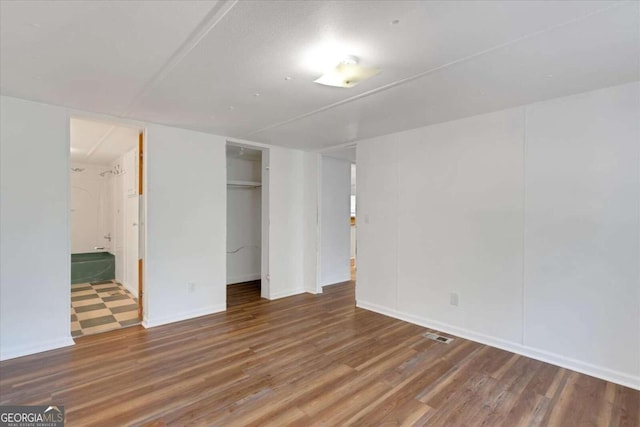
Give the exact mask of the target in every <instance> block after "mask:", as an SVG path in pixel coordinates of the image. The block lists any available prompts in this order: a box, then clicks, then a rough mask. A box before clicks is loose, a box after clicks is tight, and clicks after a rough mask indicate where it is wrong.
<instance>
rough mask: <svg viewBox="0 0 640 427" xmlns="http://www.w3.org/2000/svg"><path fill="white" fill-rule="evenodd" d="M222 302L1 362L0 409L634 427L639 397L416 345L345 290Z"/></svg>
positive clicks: (550, 371)
mask: <svg viewBox="0 0 640 427" xmlns="http://www.w3.org/2000/svg"><path fill="white" fill-rule="evenodd" d="M237 290H238V291H239V293H241V292H246V291H247V289H246V288H245V289H241V288H237ZM232 292H233V289H232ZM230 298H231V301H232V303H231V304H229V305H230V308H229V309H228V310H227V312H225V313H219V314H215V315H210V316H206V317H201V318H198V319H194V320H189V321H185V322H180V323H175V324H172V325H167V326H160V327H156V328H152V329H148V330H145V329H144V328H142V327H140V326H134V327H131V328H126V329H121V330H117V331H113V332H107V333H104V334H99V335H94V336H87V337H82V338H79V339H77V341H76V342H77V344H76V345H75V346H74V347H69V348H65V349H60V350H55V351H50V352H47V353H41V354H38V355H33V356H28V357H23V358H19V359H14V360H9V361H5V362H2V363H0V404H2V405H8V404H59V405H64V406H65V410H66V414H67V425H68V426H87V425H97V426H98V425H99V426H117V425H141V424H142V425H144V424H147V425H153V426H163V425H179V426H182V425H220V426H230V425H231V426H233V425H237V426H246V425H273V426H285V425H300V426H311V425H325V426H345V425H363V426H378V425H429V426H458V425H486V426H493V425H505V426H521V425H522V426H537V425H545V426H546V425H553V426H587V425H598V426H624V425H626V426H638V425H640V392H638V391H634V390H631V389H629V388H625V387H621V386H617V385H615V384H612V383H608V382H606V381H602V380H598V379H595V378H592V377H589V376H586V375H581V374H578V373H575V372H572V371H568V370H566V369H562V368H558V367H555V366H552V365H549V364H546V363H542V362H538V361H536V360H532V359H528V358H526V357H522V356H518V355H515V354H512V353H508V352H506V351H502V350H498V349H495V348H491V347H487V346H484V345H481V344H477V343H474V342H471V341H467V340H463V339H460V338H456V339H455V340H454V341H453V342H452V343H451V344H442V343H439V342H435V341H431V340H428V339H425V338H423V337H422V334H423V333H424V332H425V331H426V329H424V328H421V327H419V326H415V325H412V324H409V323H406V322H402V321H399V320H395V319H392V318H389V317H385V316H382V315H379V314H376V313H372V312H369V311H366V310H362V309H358V308H355V306H354V286H353V284H352V283H345V284H340V285H335V286H331V287H328V288H325V293H324V294H323V295H317V296H314V295H309V294H304V295H297V296H293V297H289V298H284V299H280V300H276V301H272V302H269V301H266V300H260V299H254V300H252V301H246V299H247V295H246V294H245V295H243V296H241V297H240V296H239V298H242V299H243V300H245V302H243V303H240V304H233V294H232V295H231V296H230Z"/></svg>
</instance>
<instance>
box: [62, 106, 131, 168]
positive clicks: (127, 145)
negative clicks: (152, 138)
mask: <svg viewBox="0 0 640 427" xmlns="http://www.w3.org/2000/svg"><path fill="white" fill-rule="evenodd" d="M69 133H70V136H71V138H70V139H71V161H72V162H77V163H92V164H98V165H110V164H111V163H112V162H113V161H114V160H116V159H117V158H118V157H120V156H122V155H123V154H124V153H126V152H128V151H131V150H133V149H134V148H136V147H137V146H138V135H139V133H140V130H139V129H136V128H132V127H127V126H122V125H120V124H117V123H108V122H101V121H96V120H87V119H79V118H75V117H72V118H71V124H70V132H69Z"/></svg>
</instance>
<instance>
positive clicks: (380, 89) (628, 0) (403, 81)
mask: <svg viewBox="0 0 640 427" xmlns="http://www.w3.org/2000/svg"><path fill="white" fill-rule="evenodd" d="M630 3H633V1H632V0H626V1H621V2H616V3H614V4H613V5H611V6H607V7H603V8H601V9H597V10H594V11H591V12H588V13H586V14H584V15H581V16H578V17H576V18H573V19H570V20H569V21H566V22H562V23H560V24H556V25H552V26H550V27H547V28H544V29H542V30H539V31H535V32H533V33H530V34H525V35H524V36H521V37H518V38H516V39H513V40H510V41H508V42H505V43H501V44H499V45H496V46H493V47H490V48H488V49H485V50H482V51H480V52H477V53H474V54H471V55H468V56H465V57H463V58H460V59H456V60H454V61H451V62H448V63H446V64H443V65H440V66H438V67H435V68H431V69H429V70H426V71H423V72H421V73H418V74H415V75H413V76H410V77H406V78H404V79H400V80H396V81H395V82H391V83H388V84H386V85H383V86H379V87H377V88H374V89H371V90H368V91H366V92H363V93H360V94H358V95H354V96H352V97H350V98H346V99H343V100H341V101H338V102H334V103H332V104H329V105H325V106H324V107H321V108H318V109H316V110H313V111H310V112H308V113H304V114H301V115H299V116H295V117H292V118H290V119H287V120H284V121H281V122H277V123H274V124H271V125H268V126H265V127H263V128H260V129H257V130H253V131H251V132H249V133H247V134H246V136H245V137H250V136H252V135H256V134H259V133H261V132H265V131H267V130H271V129H275V128H277V127H280V126H284V125H286V124H289V123H292V122H295V121H298V120H302V119H304V118H307V117H310V116H313V115H315V114H319V113H322V112H324V111H327V110H331V109H332V108H336V107H339V106H341V105H345V104H348V103H350V102H353V101H357V100H359V99H362V98H365V97H367V96H371V95H375V94H376V93H380V92H383V91H385V90H388V89H392V88H394V87H397V86H401V85H403V84H406V83H409V82H412V81H414V80H418V79H421V78H423V77H426V76H428V75H430V74H432V73H434V72H436V71H439V70H442V69H444V68H447V67H451V66H453V65H455V64H459V63H462V62H466V61H469V60H471V59H474V58H477V57H479V56H481V55H485V54H487V53H490V52H493V51H496V50H499V49H502V48H505V47H507V46H511V45H514V44H517V43H519V42H521V41H524V40H528V39H530V38H533V37H537V36H539V35H541V34H543V33H546V32H549V31H553V30H556V29H558V28H562V27H564V26H566V25H570V24H574V23H576V22H579V21H582V20H584V19H587V18H589V17H591V16H594V15H597V14H600V13H603V12H607V11H609V10H612V9H614V8H617V7H620V6H622V5H626V4H630Z"/></svg>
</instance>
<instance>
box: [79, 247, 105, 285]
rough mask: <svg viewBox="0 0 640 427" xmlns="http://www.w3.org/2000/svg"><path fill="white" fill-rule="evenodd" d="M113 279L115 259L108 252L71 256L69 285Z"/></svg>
mask: <svg viewBox="0 0 640 427" xmlns="http://www.w3.org/2000/svg"><path fill="white" fill-rule="evenodd" d="M115 278H116V258H115V256H113V255H112V254H110V253H109V252H95V253H85V254H71V284H76V283H87V282H98V281H103V280H115Z"/></svg>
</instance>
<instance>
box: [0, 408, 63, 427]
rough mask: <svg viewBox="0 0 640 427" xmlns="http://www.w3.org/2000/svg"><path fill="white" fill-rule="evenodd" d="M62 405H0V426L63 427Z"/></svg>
mask: <svg viewBox="0 0 640 427" xmlns="http://www.w3.org/2000/svg"><path fill="white" fill-rule="evenodd" d="M63 426H64V406H46V405H39V406H0V427H63Z"/></svg>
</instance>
